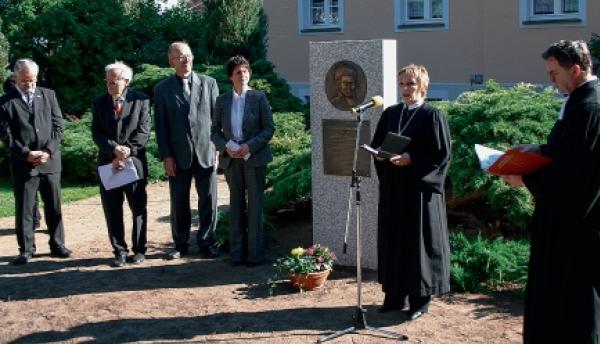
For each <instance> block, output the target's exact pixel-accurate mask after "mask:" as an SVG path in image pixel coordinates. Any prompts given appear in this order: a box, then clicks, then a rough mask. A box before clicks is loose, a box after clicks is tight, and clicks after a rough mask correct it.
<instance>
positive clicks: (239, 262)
mask: <svg viewBox="0 0 600 344" xmlns="http://www.w3.org/2000/svg"><path fill="white" fill-rule="evenodd" d="M245 263H246V262H245V261H243V260H232V261H231V265H233V266H242V265H244V264H245Z"/></svg>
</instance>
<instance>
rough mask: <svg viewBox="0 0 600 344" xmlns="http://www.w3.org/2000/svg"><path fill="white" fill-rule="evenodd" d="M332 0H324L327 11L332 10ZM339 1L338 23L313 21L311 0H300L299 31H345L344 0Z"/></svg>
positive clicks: (315, 32)
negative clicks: (316, 22)
mask: <svg viewBox="0 0 600 344" xmlns="http://www.w3.org/2000/svg"><path fill="white" fill-rule="evenodd" d="M331 1H332V0H323V2H324V5H325V9H326V12H327V11H330V10H331V7H332V6H331ZM337 1H338V23H337V24H331V23H326V24H318V25H315V24H313V23H312V11H311V0H298V31H299V33H300V34H301V35H303V34H319V33H343V32H344V0H337Z"/></svg>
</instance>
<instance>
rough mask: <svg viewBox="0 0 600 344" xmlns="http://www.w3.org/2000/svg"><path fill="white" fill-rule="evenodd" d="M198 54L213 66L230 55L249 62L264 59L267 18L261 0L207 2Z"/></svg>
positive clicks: (207, 0) (216, 0)
mask: <svg viewBox="0 0 600 344" xmlns="http://www.w3.org/2000/svg"><path fill="white" fill-rule="evenodd" d="M204 4H205V8H206V10H205V12H204V17H203V30H202V40H201V47H202V49H201V52H202V53H204V54H205V55H204V56H203V58H204V59H205V60H206V61H207V62H209V63H212V64H218V63H223V62H224V61H225V60H226V59H228V58H229V57H231V56H233V55H237V54H239V55H243V56H245V57H246V58H247V59H248V60H250V61H257V60H259V59H264V58H265V57H266V52H267V38H266V36H267V26H268V24H267V18H266V15H265V14H264V12H263V9H262V0H206V1H205V2H204Z"/></svg>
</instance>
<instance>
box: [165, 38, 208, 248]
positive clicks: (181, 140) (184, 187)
mask: <svg viewBox="0 0 600 344" xmlns="http://www.w3.org/2000/svg"><path fill="white" fill-rule="evenodd" d="M168 56H169V64H170V65H171V67H173V68H175V75H174V76H171V77H168V78H166V79H164V80H162V81H161V82H159V83H158V84H157V85H156V87H155V88H154V113H155V116H156V118H155V122H156V139H157V141H158V150H159V154H160V158H161V159H162V160H163V165H164V168H165V173H166V174H167V175H168V176H169V190H170V194H171V230H172V233H173V241H174V242H175V250H174V251H171V252H170V253H169V254H168V256H167V258H169V259H177V258H179V257H181V256H182V255H185V254H187V253H188V239H189V236H190V227H191V222H192V215H191V211H190V187H191V182H192V178H193V179H194V180H195V184H196V192H197V193H198V213H199V216H200V225H199V228H198V235H197V237H196V240H197V242H198V247H199V248H200V252H201V253H204V254H205V255H207V256H208V257H216V256H218V255H219V250H218V249H217V247H216V246H215V245H214V242H215V228H216V222H217V221H216V216H217V184H216V166H215V160H216V159H215V146H214V144H213V143H212V142H211V141H210V126H211V117H212V113H213V111H214V107H215V99H216V98H217V96H218V95H219V88H218V86H217V82H216V81H215V79H213V78H210V77H208V76H205V75H200V74H197V73H195V72H193V71H192V62H193V59H194V55H192V51H191V50H190V47H189V46H188V44H187V43H185V42H174V43H172V44H171V45H170V46H169V50H168Z"/></svg>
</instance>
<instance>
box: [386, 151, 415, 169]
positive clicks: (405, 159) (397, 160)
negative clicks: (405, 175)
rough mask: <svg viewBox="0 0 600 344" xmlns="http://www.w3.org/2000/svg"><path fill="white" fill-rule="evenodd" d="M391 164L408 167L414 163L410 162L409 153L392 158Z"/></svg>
mask: <svg viewBox="0 0 600 344" xmlns="http://www.w3.org/2000/svg"><path fill="white" fill-rule="evenodd" d="M390 162H391V163H392V164H393V165H396V166H408V165H410V164H411V163H412V161H411V160H410V154H408V153H402V154H400V155H394V156H393V157H391V158H390Z"/></svg>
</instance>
